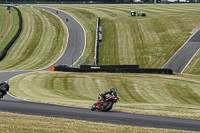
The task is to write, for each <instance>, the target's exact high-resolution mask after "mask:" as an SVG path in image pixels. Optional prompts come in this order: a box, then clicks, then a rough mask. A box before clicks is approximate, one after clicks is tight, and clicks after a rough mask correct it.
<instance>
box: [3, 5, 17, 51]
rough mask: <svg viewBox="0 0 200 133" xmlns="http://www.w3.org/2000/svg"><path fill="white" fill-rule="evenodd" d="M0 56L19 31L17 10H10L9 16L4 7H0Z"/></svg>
mask: <svg viewBox="0 0 200 133" xmlns="http://www.w3.org/2000/svg"><path fill="white" fill-rule="evenodd" d="M0 12H1V14H0V18H1V20H0V26H1V27H0V36H1V35H3V38H0V54H1V53H2V51H3V50H4V48H5V47H6V46H7V44H8V43H9V42H10V40H12V38H13V37H14V36H15V34H16V33H17V31H18V29H19V16H18V12H17V10H15V9H14V8H12V10H11V15H10V14H9V11H7V10H6V6H0Z"/></svg>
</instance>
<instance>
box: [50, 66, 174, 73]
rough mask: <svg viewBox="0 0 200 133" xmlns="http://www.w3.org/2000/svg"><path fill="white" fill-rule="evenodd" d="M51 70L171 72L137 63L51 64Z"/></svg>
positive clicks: (171, 71) (170, 71)
mask: <svg viewBox="0 0 200 133" xmlns="http://www.w3.org/2000/svg"><path fill="white" fill-rule="evenodd" d="M50 70H51V71H63V72H107V73H156V74H170V75H172V74H173V70H171V69H151V68H139V66H138V65H117V66H115V65H111V66H87V65H83V66H82V65H81V66H80V68H71V67H68V66H63V65H62V66H61V65H60V66H53V67H51V69H50Z"/></svg>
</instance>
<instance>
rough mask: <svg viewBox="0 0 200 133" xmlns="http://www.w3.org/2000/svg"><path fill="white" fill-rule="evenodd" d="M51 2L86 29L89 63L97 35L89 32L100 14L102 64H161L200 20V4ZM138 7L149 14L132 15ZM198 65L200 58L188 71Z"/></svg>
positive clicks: (156, 66)
mask: <svg viewBox="0 0 200 133" xmlns="http://www.w3.org/2000/svg"><path fill="white" fill-rule="evenodd" d="M48 6H50V7H54V8H57V9H60V10H63V11H65V12H67V13H69V14H72V15H73V16H74V17H75V18H76V19H77V20H78V21H79V22H80V23H81V24H82V25H83V26H84V28H85V29H86V33H87V47H86V52H85V53H86V54H84V57H85V56H86V57H89V58H90V63H89V64H93V57H94V55H93V53H94V48H93V46H92V47H91V44H93V45H94V43H95V41H94V38H95V36H94V35H91V34H90V33H95V31H94V30H95V26H96V25H94V24H93V23H94V22H95V24H96V18H97V17H100V18H101V20H102V21H101V25H102V26H103V42H102V43H101V44H100V64H101V65H107V64H138V65H140V67H146V68H161V67H162V66H163V65H164V64H165V63H166V62H167V61H168V60H169V59H170V58H171V56H172V55H173V54H174V53H175V52H176V51H177V50H178V49H179V48H180V47H181V46H182V45H183V44H184V43H185V42H186V41H187V39H188V38H189V37H190V36H191V35H192V34H193V33H194V31H195V30H197V29H198V25H199V22H200V18H199V13H200V9H199V4H145V5H143V4H128V5H126V4H123V5H121V4H119V5H114V4H111V5H99V4H97V5H95V4H93V5H78V4H77V5H48ZM139 9H141V12H143V13H146V14H147V16H146V17H131V15H130V11H132V10H135V11H138V10H139ZM82 16H86V17H82ZM88 16H90V17H88ZM91 16H92V17H91ZM88 18H89V19H90V21H88ZM91 27H92V28H91ZM88 33H89V34H88ZM88 40H89V41H88ZM90 41H93V42H90ZM91 48H92V51H90V50H91ZM88 49H89V50H88ZM88 51H90V52H88ZM88 53H89V55H88ZM111 55H112V56H111ZM198 66H199V61H198V58H197V59H196V58H195V59H194V62H191V67H190V70H186V72H187V73H195V74H200V73H199V69H200V68H199V67H198ZM194 69H195V71H193V70H194ZM192 71H193V72H192Z"/></svg>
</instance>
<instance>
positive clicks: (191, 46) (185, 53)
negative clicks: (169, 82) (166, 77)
mask: <svg viewBox="0 0 200 133" xmlns="http://www.w3.org/2000/svg"><path fill="white" fill-rule="evenodd" d="M199 50H200V29H199V30H198V31H197V32H196V33H195V34H194V35H193V36H192V37H191V38H190V39H189V40H188V41H187V42H186V43H185V44H184V45H183V46H182V47H181V48H180V49H179V50H178V51H177V52H176V53H175V54H174V55H173V56H172V57H171V59H170V60H169V61H168V62H167V63H166V64H165V65H164V66H163V67H162V68H168V69H172V70H173V71H174V72H177V73H182V72H183V71H184V69H185V68H186V67H187V65H188V64H189V63H190V61H191V60H192V58H193V57H194V56H195V55H196V53H197V52H198V51H199Z"/></svg>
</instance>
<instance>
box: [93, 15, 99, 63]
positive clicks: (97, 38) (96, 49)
mask: <svg viewBox="0 0 200 133" xmlns="http://www.w3.org/2000/svg"><path fill="white" fill-rule="evenodd" d="M99 27H100V17H98V18H97V28H96V40H95V54H94V64H95V65H96V66H97V65H99V42H100V41H99Z"/></svg>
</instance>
